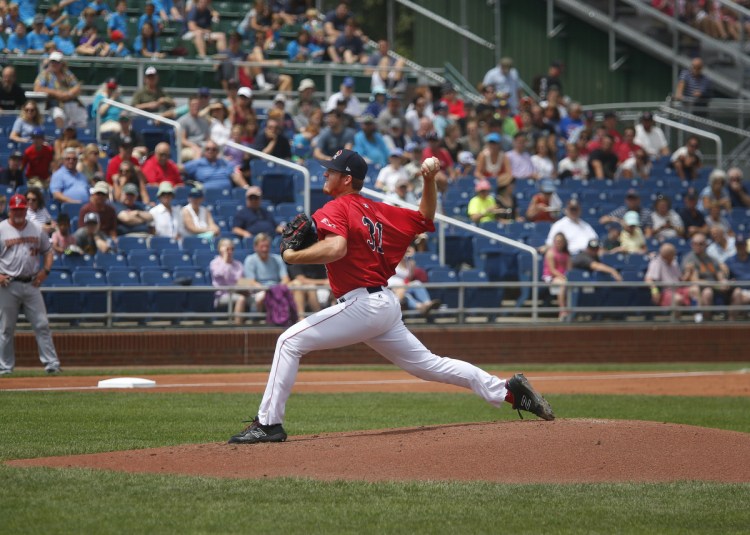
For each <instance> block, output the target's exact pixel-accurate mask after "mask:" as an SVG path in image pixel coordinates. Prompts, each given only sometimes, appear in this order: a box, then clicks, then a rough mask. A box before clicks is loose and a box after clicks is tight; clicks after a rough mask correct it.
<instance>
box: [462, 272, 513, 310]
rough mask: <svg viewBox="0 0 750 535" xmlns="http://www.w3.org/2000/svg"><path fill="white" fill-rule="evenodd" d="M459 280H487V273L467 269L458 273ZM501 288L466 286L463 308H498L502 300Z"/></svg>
mask: <svg viewBox="0 0 750 535" xmlns="http://www.w3.org/2000/svg"><path fill="white" fill-rule="evenodd" d="M458 280H459V281H460V282H477V283H483V282H489V279H488V278H487V274H486V273H485V272H484V271H481V270H479V269H468V270H466V271H461V272H459V274H458ZM503 293H504V289H503V288H466V289H465V290H464V307H465V308H500V304H501V303H502V300H503Z"/></svg>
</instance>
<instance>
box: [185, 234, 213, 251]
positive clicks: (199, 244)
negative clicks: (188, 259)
mask: <svg viewBox="0 0 750 535" xmlns="http://www.w3.org/2000/svg"><path fill="white" fill-rule="evenodd" d="M181 249H182V250H183V251H190V252H192V251H211V250H212V249H213V240H210V239H207V238H199V237H198V236H186V237H184V238H182V244H181Z"/></svg>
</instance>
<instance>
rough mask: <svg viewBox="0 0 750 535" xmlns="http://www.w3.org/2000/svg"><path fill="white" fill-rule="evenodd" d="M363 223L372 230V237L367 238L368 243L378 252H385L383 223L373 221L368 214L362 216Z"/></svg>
mask: <svg viewBox="0 0 750 535" xmlns="http://www.w3.org/2000/svg"><path fill="white" fill-rule="evenodd" d="M362 224H363V225H365V226H366V227H367V230H368V231H369V232H370V239H369V240H367V245H369V246H370V249H372V250H373V251H375V252H377V253H378V254H383V224H382V223H380V222H379V221H378V222H375V223H373V222H372V220H371V219H370V218H368V217H367V216H363V217H362Z"/></svg>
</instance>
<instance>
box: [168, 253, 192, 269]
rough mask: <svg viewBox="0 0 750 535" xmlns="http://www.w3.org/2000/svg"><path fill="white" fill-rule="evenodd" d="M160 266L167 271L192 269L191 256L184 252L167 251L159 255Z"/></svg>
mask: <svg viewBox="0 0 750 535" xmlns="http://www.w3.org/2000/svg"><path fill="white" fill-rule="evenodd" d="M161 265H162V266H164V267H165V268H168V269H174V268H177V267H192V266H193V256H192V254H190V253H188V252H186V251H171V250H167V251H164V252H162V253H161Z"/></svg>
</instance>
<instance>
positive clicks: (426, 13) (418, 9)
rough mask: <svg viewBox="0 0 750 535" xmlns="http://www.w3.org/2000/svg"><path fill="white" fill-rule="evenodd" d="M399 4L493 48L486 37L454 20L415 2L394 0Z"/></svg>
mask: <svg viewBox="0 0 750 535" xmlns="http://www.w3.org/2000/svg"><path fill="white" fill-rule="evenodd" d="M395 1H396V2H398V3H399V4H401V5H402V6H404V7H408V8H409V9H411V10H412V11H416V12H417V13H419V14H420V15H422V16H424V17H427V18H428V19H430V20H432V21H433V22H437V23H438V24H440V25H441V26H443V27H444V28H447V29H449V30H451V31H454V32H456V33H457V34H459V35H461V36H463V37H466V38H467V39H470V40H472V41H474V42H475V43H477V44H479V45H482V46H483V47H485V48H489V49H490V50H495V44H494V43H491V42H489V41H487V40H486V39H483V38H481V37H479V36H478V35H477V34H475V33H472V32H470V31H468V30H466V29H464V28H462V27H461V26H459V25H457V24H456V23H455V22H453V21H451V20H448V19H446V18H444V17H441V16H440V15H436V14H435V13H433V12H432V11H430V10H428V9H426V8H424V7H422V6H420V5H418V4H415V3H414V2H410V1H409V0H395Z"/></svg>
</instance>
